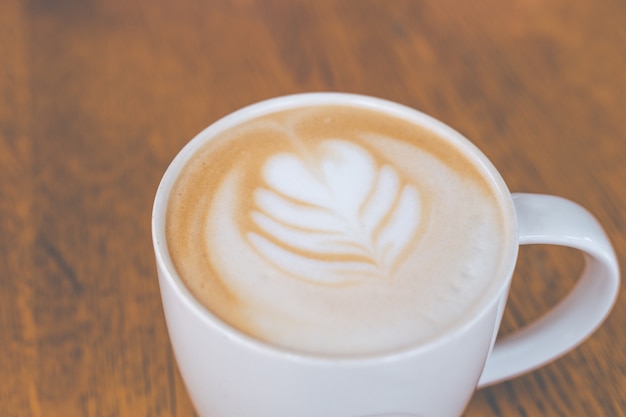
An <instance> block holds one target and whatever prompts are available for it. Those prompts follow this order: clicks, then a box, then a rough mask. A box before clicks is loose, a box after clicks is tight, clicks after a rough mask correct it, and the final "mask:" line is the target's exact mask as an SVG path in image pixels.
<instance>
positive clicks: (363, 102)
mask: <svg viewBox="0 0 626 417" xmlns="http://www.w3.org/2000/svg"><path fill="white" fill-rule="evenodd" d="M311 105H352V106H357V107H362V108H369V109H372V110H378V111H382V112H386V113H390V114H392V115H394V116H399V117H402V118H405V119H409V120H412V121H415V122H417V123H419V124H420V125H422V126H424V127H426V128H428V129H430V130H432V131H434V132H435V133H437V134H438V136H443V137H445V138H446V140H449V141H451V142H453V143H454V144H455V145H457V146H458V147H460V148H461V149H463V150H466V151H467V152H470V153H471V157H472V159H473V162H475V163H476V165H478V166H479V167H480V168H481V169H482V170H483V172H484V173H485V174H486V176H487V177H488V178H489V180H490V181H491V183H492V185H493V186H494V189H495V190H496V191H497V193H498V198H499V199H500V203H501V206H502V208H503V210H504V211H506V212H507V213H505V215H506V219H508V224H507V225H506V226H507V227H508V228H509V229H510V233H509V234H510V241H509V242H508V245H507V248H506V250H505V251H503V254H502V262H501V265H500V269H499V272H498V274H499V276H500V278H499V280H500V282H498V283H497V285H492V286H490V287H489V289H488V297H487V296H485V297H486V299H485V300H483V301H481V303H480V305H479V306H478V307H477V308H476V309H475V310H474V312H473V314H472V315H471V316H470V317H467V318H465V319H463V320H459V321H458V322H457V323H455V324H453V325H452V326H451V327H450V328H449V329H447V330H446V331H443V332H441V333H440V334H438V335H436V336H434V337H432V338H430V339H428V340H426V341H421V342H416V343H415V344H414V345H411V346H408V347H402V348H399V349H396V350H390V351H385V352H379V353H371V354H355V355H323V354H315V353H310V352H301V351H297V350H292V349H288V348H284V347H280V346H275V345H272V344H270V343H267V342H264V341H261V340H258V339H256V338H254V337H252V336H250V335H248V334H246V333H244V332H241V331H239V330H238V329H237V328H235V327H234V326H232V325H230V324H228V323H227V322H225V321H224V320H222V319H220V318H219V317H218V316H216V315H215V314H214V313H212V312H211V311H210V309H209V308H208V307H205V306H204V305H203V304H202V303H200V301H199V300H197V299H196V298H195V297H194V296H193V294H192V293H191V291H190V290H189V289H188V288H187V286H186V285H185V284H184V282H183V281H182V279H181V278H180V276H179V275H178V273H177V271H176V269H175V267H174V265H173V262H172V260H171V258H170V255H169V251H168V248H167V240H166V238H165V217H166V211H167V202H168V200H169V195H170V191H171V189H172V187H173V185H174V183H175V181H176V179H177V176H178V174H179V173H180V170H181V169H182V168H183V167H184V165H185V164H186V162H187V161H188V160H189V158H190V157H191V156H192V155H193V153H194V152H195V151H196V150H198V149H199V148H200V147H201V146H202V145H203V144H204V143H206V142H207V141H209V140H211V138H212V137H213V136H215V135H216V134H218V133H220V132H222V131H224V130H226V129H228V128H230V127H232V126H234V125H236V124H239V123H241V122H242V121H246V120H251V119H253V118H256V117H259V116H262V115H265V114H268V113H273V112H276V111H280V110H284V109H288V108H296V107H305V106H311ZM151 231H152V242H153V249H154V253H155V258H156V263H157V269H158V273H159V282H160V285H161V286H162V285H163V283H164V282H165V283H167V284H168V285H169V286H170V287H171V288H172V290H173V291H174V292H175V293H176V296H177V297H178V299H179V300H182V302H183V303H184V305H185V306H186V308H188V309H189V310H191V311H192V312H193V314H194V315H195V316H197V317H198V318H199V319H200V320H202V322H204V323H206V324H207V325H208V326H210V327H212V328H214V329H216V330H218V331H220V332H223V333H224V334H228V335H229V337H230V338H231V339H232V340H233V341H236V342H238V343H241V344H244V345H246V346H247V347H249V348H252V349H255V350H257V351H260V352H263V353H265V354H268V355H274V356H276V355H278V356H280V357H289V358H291V359H292V360H298V361H305V362H314V363H318V364H320V363H326V364H337V363H343V364H349V365H363V364H371V363H372V362H377V361H381V360H384V361H389V360H394V359H401V358H403V357H406V356H412V355H416V354H420V353H422V352H424V351H426V350H432V349H436V348H437V346H440V345H442V344H444V343H446V341H448V340H450V339H452V338H454V337H456V336H458V335H460V334H463V333H464V331H465V330H467V329H469V328H471V327H472V325H473V324H474V323H476V322H477V321H479V320H481V318H482V317H483V316H484V315H485V314H487V312H488V311H490V310H491V309H492V308H493V307H494V305H495V304H497V303H499V302H500V300H501V299H502V298H503V297H506V295H505V294H503V293H505V292H508V289H509V284H510V281H511V278H512V275H513V270H514V268H515V263H516V261H517V254H518V248H519V243H518V227H517V217H516V213H515V209H514V205H513V199H512V197H511V193H510V191H509V189H508V187H507V185H506V183H505V182H504V179H503V178H502V176H501V175H500V173H499V172H498V170H497V169H496V168H495V166H494V165H493V164H492V163H491V161H490V160H489V159H488V158H487V156H486V155H485V154H484V153H483V152H482V151H481V150H480V149H479V148H477V147H476V145H474V144H473V143H472V142H471V141H470V140H469V139H467V138H466V137H465V136H463V135H462V134H461V133H459V132H458V131H456V130H454V129H453V128H451V127H450V126H448V125H446V124H444V123H443V122H441V121H439V120H437V119H435V118H434V117H432V116H429V115H427V114H425V113H423V112H421V111H419V110H416V109H414V108H411V107H408V106H406V105H403V104H399V103H396V102H393V101H389V100H386V99H382V98H378V97H373V96H367V95H361V94H353V93H343V92H308V93H298V94H290V95H284V96H279V97H275V98H270V99H266V100H262V101H258V102H256V103H253V104H250V105H247V106H245V107H243V108H240V109H239V110H236V111H234V112H231V113H229V114H227V115H226V116H223V117H221V118H220V119H218V120H216V121H215V122H213V123H212V124H210V125H209V126H208V127H206V128H205V129H203V130H202V131H200V132H199V133H198V134H197V135H196V136H194V137H193V138H192V139H191V140H190V141H189V142H187V143H186V144H185V145H184V146H183V148H182V149H181V150H180V151H179V152H178V153H177V154H176V155H175V157H174V158H173V159H172V161H171V162H170V164H169V166H168V167H167V169H166V171H165V173H164V174H163V176H162V178H161V181H160V183H159V185H158V188H157V191H156V194H155V198H154V203H153V207H152V218H151ZM163 281H164V282H163ZM161 291H163V289H161ZM492 342H493V341H492Z"/></svg>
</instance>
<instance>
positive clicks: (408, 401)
mask: <svg viewBox="0 0 626 417" xmlns="http://www.w3.org/2000/svg"><path fill="white" fill-rule="evenodd" d="M324 103H327V104H350V105H354V106H364V107H367V108H373V109H379V110H382V111H386V112H391V113H392V114H395V115H397V116H400V117H406V118H409V119H412V120H417V121H419V123H422V124H423V125H425V126H427V127H428V128H430V129H432V130H434V131H436V132H438V133H439V134H440V135H443V136H445V137H447V138H449V139H450V140H453V141H455V142H456V143H458V144H461V146H462V147H463V148H464V149H466V152H471V153H472V155H473V156H474V157H475V158H477V159H478V160H479V161H481V163H482V165H483V167H484V169H485V171H486V172H487V174H488V175H489V176H490V177H491V178H493V180H494V182H495V183H496V185H497V188H498V189H499V192H500V193H502V195H503V196H505V199H506V201H507V202H508V203H507V204H509V206H510V210H511V212H512V213H513V214H512V215H511V216H510V218H511V221H512V222H514V224H512V230H515V231H517V232H516V235H515V236H511V239H514V240H515V248H516V249H515V250H514V251H511V253H510V254H508V255H506V256H508V257H509V259H505V262H508V264H509V268H507V271H508V272H507V274H506V276H494V277H493V279H494V280H497V281H499V282H500V283H501V285H500V290H499V291H498V292H496V293H495V295H494V296H493V297H492V298H491V299H490V300H489V301H488V302H485V303H484V305H482V307H481V308H480V309H479V311H478V313H477V314H475V315H474V316H471V317H467V319H466V320H465V321H464V322H463V323H462V324H461V325H459V326H457V327H455V328H453V329H452V330H450V331H449V332H447V333H445V334H444V335H442V336H441V337H438V338H436V339H435V340H432V341H430V342H428V343H425V344H420V345H416V346H414V347H412V348H410V349H403V350H401V351H397V352H394V353H390V354H381V355H373V356H368V357H354V358H350V357H347V358H346V357H343V358H328V357H320V356H314V355H308V354H299V353H297V352H292V351H286V350H282V349H280V348H277V347H274V346H271V345H268V344H265V343H262V342H259V341H257V340H255V339H253V338H251V337H249V336H246V335H245V334H243V333H241V332H239V331H238V330H236V329H235V328H232V327H231V326H229V325H228V324H226V323H224V322H223V321H221V320H220V319H218V318H217V317H216V316H214V315H213V314H212V313H211V312H210V311H209V310H208V309H207V308H205V307H204V306H203V305H201V304H200V303H199V302H198V301H197V300H196V299H194V297H193V296H192V295H191V294H190V292H189V291H188V290H187V288H186V287H185V285H184V284H183V282H182V281H181V279H180V277H179V276H178V275H177V273H176V270H175V268H174V267H173V265H172V261H171V259H170V257H169V254H168V248H167V243H166V238H165V212H166V208H167V204H168V198H169V193H170V189H171V187H172V185H173V183H174V181H175V180H176V177H177V175H178V173H179V172H180V170H181V168H182V166H183V165H184V163H185V162H186V160H187V159H188V158H189V157H190V155H192V154H193V153H194V151H195V150H196V149H198V147H200V146H201V145H202V144H203V143H205V142H207V141H210V140H211V138H212V137H214V136H215V135H216V134H217V133H218V132H220V131H222V130H224V129H226V128H228V127H230V126H233V125H237V124H239V123H242V122H245V121H246V120H248V119H250V118H253V117H257V116H259V115H262V114H265V113H268V112H273V111H276V110H281V109H286V108H292V107H294V106H302V105H307V104H324ZM152 236H153V244H154V251H155V254H156V262H157V269H158V276H159V284H160V288H161V296H162V300H163V308H164V311H165V318H166V321H167V327H168V331H169V335H170V339H171V342H172V346H173V349H174V353H175V355H176V360H177V362H178V366H179V369H180V371H181V374H182V377H183V379H184V381H185V384H186V386H187V389H188V391H189V394H190V396H191V399H192V401H193V403H194V405H195V407H196V410H197V411H198V414H199V415H200V416H202V417H455V416H459V415H461V413H462V412H463V409H464V408H465V406H466V404H467V403H468V401H469V399H470V397H471V395H472V393H473V392H474V390H475V389H476V388H477V387H484V386H487V385H490V384H494V383H496V382H499V381H502V380H506V379H509V378H512V377H514V376H516V375H519V374H522V373H525V372H528V371H530V370H533V369H535V368H538V367H540V366H542V365H543V364H545V363H547V362H549V361H552V360H554V359H555V358H557V357H559V356H560V355H562V354H564V353H565V352H567V351H569V350H570V349H572V348H574V347H575V346H576V345H578V344H579V343H580V342H582V341H583V340H584V339H585V338H586V337H587V336H589V335H590V334H591V333H592V332H593V331H594V330H595V329H596V328H597V327H598V326H599V325H600V324H601V323H602V322H603V321H604V319H605V318H606V316H607V314H608V313H609V311H610V310H611V307H612V306H613V303H614V301H615V298H616V296H617V292H618V287H619V271H618V264H617V260H616V257H615V253H614V251H613V248H612V247H611V244H610V242H609V240H608V238H607V236H606V235H605V233H604V231H603V230H602V228H601V226H600V225H599V224H598V222H597V221H596V220H595V219H594V217H593V216H592V215H591V214H589V212H587V211H586V210H585V209H583V208H581V207H580V206H579V205H577V204H575V203H573V202H571V201H568V200H565V199H562V198H559V197H553V196H547V195H535V194H510V193H509V191H508V189H507V187H506V185H505V184H504V181H503V180H502V178H501V176H500V174H499V173H498V172H497V171H496V169H495V168H494V167H493V165H492V164H491V163H490V162H489V161H488V160H487V158H486V157H485V156H484V155H483V154H482V153H481V152H480V151H479V150H478V149H477V148H476V147H474V146H473V145H472V144H471V143H470V142H469V141H468V140H467V139H465V138H464V137H463V136H461V135H460V134H459V133H457V132H456V131H454V130H452V129H451V128H449V127H447V126H446V125H444V124H442V123H441V122H438V121H436V120H434V119H432V118H431V117H429V116H426V115H424V114H422V113H420V112H418V111H416V110H413V109H410V108H407V107H405V106H402V105H399V104H395V103H392V102H388V101H385V100H381V99H376V98H372V97H365V96H358V95H352V94H342V93H309V94H299V95H293V96H286V97H280V98H276V99H271V100H267V101H264V102H261V103H257V104H254V105H252V106H249V107H246V108H244V109H242V110H239V111H237V112H235V113H233V114H231V115H229V116H226V117H225V118H223V119H221V120H219V121H218V122H216V123H214V124H213V125H211V126H210V127H208V128H207V129H205V130H204V131H203V132H201V133H200V134H199V135H198V136H196V137H195V138H194V139H193V140H192V141H191V142H189V144H188V145H187V146H186V147H185V148H184V149H183V150H182V151H181V152H180V153H179V154H178V155H177V156H176V158H175V159H174V160H173V162H172V163H171V165H170V166H169V168H168V169H167V171H166V173H165V175H164V177H163V179H162V181H161V184H160V186H159V189H158V191H157V194H156V198H155V202H154V208H153V213H152ZM518 244H552V245H562V246H568V247H572V248H576V249H579V250H581V251H582V252H583V253H584V255H585V263H586V266H585V269H584V271H583V273H582V275H581V277H580V279H579V280H578V282H577V285H576V286H575V288H574V289H573V290H572V291H571V292H570V293H569V294H568V295H567V296H566V297H565V298H564V299H563V300H562V301H561V302H560V303H559V304H558V305H557V306H555V307H554V308H553V309H552V310H550V311H549V312H548V313H547V314H545V315H543V316H542V317H541V318H539V319H538V320H537V321H535V322H533V323H531V324H529V325H528V326H526V327H525V328H523V329H522V330H520V331H518V332H516V333H514V334H511V335H510V336H508V337H506V338H504V339H502V340H498V341H496V335H497V332H498V328H499V325H500V320H501V318H502V314H503V311H504V307H505V304H506V300H507V297H508V292H509V287H510V281H511V277H512V273H513V269H514V266H515V262H516V258H517V245H518Z"/></svg>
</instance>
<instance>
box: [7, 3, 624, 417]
mask: <svg viewBox="0 0 626 417" xmlns="http://www.w3.org/2000/svg"><path fill="white" fill-rule="evenodd" d="M0 53H1V54H0V57H1V61H0V415H1V416H9V417H13V416H20V417H21V416H62V417H71V416H192V415H194V412H193V410H192V407H191V404H190V402H189V399H188V397H187V394H186V392H185V389H184V386H183V384H182V381H181V378H180V376H179V374H178V371H177V368H176V364H175V362H174V359H173V356H172V352H171V349H170V345H169V342H168V337H167V333H166V329H165V324H164V318H163V315H162V310H161V304H160V299H159V292H158V286H157V281H156V276H155V266H154V262H153V254H152V248H151V237H150V212H151V204H152V199H153V196H154V192H155V190H156V187H157V184H158V181H159V180H160V177H161V174H162V173H163V171H164V170H165V168H166V166H167V165H168V163H169V162H170V160H171V159H172V158H173V156H174V155H175V154H176V152H177V151H178V150H179V149H180V148H181V147H182V146H183V144H184V143H186V142H187V140H189V139H190V138H191V137H192V136H194V135H195V134H196V133H197V132H199V131H200V130H201V129H202V128H203V127H205V126H206V125H208V124H209V123H211V122H212V121H214V120H216V119H217V118H219V117H220V116H223V115H225V114H226V113H228V112H230V111H233V110H235V109H237V108H239V107H242V106H244V105H247V104H250V103H252V102H255V101H258V100H261V99H264V98H268V97H271V96H278V95H283V94H287V93H296V92H304V91H318V90H337V91H347V92H355V93H363V94H369V95H375V96H380V97H383V98H387V99H391V100H394V101H398V102H400V103H404V104H407V105H410V106H413V107H415V108H418V109H421V110H423V111H425V112H427V113H429V114H431V115H433V116H435V117H437V118H439V119H441V120H443V121H444V122H446V123H448V124H450V125H451V126H453V127H455V128H456V129H458V130H459V131H461V132H462V133H464V134H465V135H466V136H468V137H469V138H470V139H471V140H473V141H474V142H475V143H476V144H477V145H478V146H479V147H480V148H482V149H483V150H484V151H485V153H486V154H487V155H488V156H489V157H490V158H491V159H492V160H493V162H494V163H495V165H496V166H497V167H498V168H499V169H500V170H501V172H502V174H503V176H504V177H505V179H506V181H507V182H508V184H509V186H510V188H511V189H512V190H514V191H532V192H541V193H551V194H557V195H561V196H564V197H567V198H570V199H572V200H575V201H578V202H579V203H581V204H582V205H584V206H586V207H587V208H589V209H590V211H592V212H593V213H595V215H596V216H597V217H598V219H599V220H600V221H601V223H603V224H604V225H605V226H606V228H607V231H608V233H609V235H610V237H611V239H612V241H613V243H614V244H615V247H616V250H617V253H618V257H620V259H626V231H625V230H624V229H625V227H626V217H625V215H624V207H626V186H625V185H624V181H625V178H626V163H625V162H626V3H624V2H623V1H621V0H599V1H596V2H589V1H584V0H569V1H568V0H544V1H537V0H518V1H512V2H500V1H495V0H478V1H471V2H470V1H461V0H456V1H455V0H444V1H436V0H429V1H417V0H415V1H412V0H406V1H388V2H383V1H374V0H363V1H330V0H321V1H309V2H304V1H280V0H276V1H263V0H237V1H235V0H223V1H222V0H220V1H201V0H179V1H176V2H174V1H169V0H158V1H157V0H152V1H148V0H146V1H135V2H129V1H126V0H90V1H81V0H59V1H54V2H53V1H45V0H32V1H17V0H3V1H2V2H1V3H0ZM581 265H582V261H581V259H580V256H579V254H577V253H575V252H573V251H571V250H564V249H558V248H547V247H528V248H524V249H523V250H522V252H521V257H520V261H519V267H518V269H517V272H516V277H515V282H514V284H513V293H512V296H511V299H510V305H509V309H508V310H507V312H506V315H505V319H504V324H503V330H502V332H503V333H508V332H511V331H513V330H514V329H517V328H519V327H520V326H521V325H522V324H523V323H525V322H528V321H530V320H532V319H533V318H534V317H537V316H538V315H539V314H541V312H543V311H544V310H545V309H547V308H548V307H549V306H550V305H552V304H553V303H554V302H555V301H556V300H557V299H559V298H560V297H562V295H563V294H564V293H565V292H566V291H567V290H568V289H569V288H571V286H572V285H573V282H574V279H573V277H574V276H575V275H576V273H577V272H578V271H579V270H580V268H581ZM625 301H626V300H625V291H624V290H622V292H621V294H620V297H619V299H618V301H617V305H616V307H615V309H614V311H613V313H612V314H611V316H610V317H609V319H608V321H607V322H606V324H605V325H604V326H603V327H601V328H600V329H599V330H598V331H597V332H596V333H595V334H594V335H593V336H592V337H591V338H590V339H589V340H588V341H586V342H585V343H584V344H583V345H581V346H580V347H579V348H577V349H576V350H574V351H573V352H572V353H570V354H568V355H567V356H565V357H563V358H561V359H559V360H557V361H556V362H554V363H552V364H550V365H548V366H546V367H544V368H542V369H540V370H538V371H536V372H533V373H531V374H528V375H525V376H522V377H519V378H517V379H515V380H513V381H510V382H506V383H502V384H499V385H497V386H494V387H492V388H488V389H484V390H480V391H478V392H477V393H476V395H475V397H474V398H473V400H472V402H471V403H470V404H469V408H468V409H467V411H466V414H465V416H466V417H472V416H482V417H484V416H506V417H508V416H543V417H549V416H585V417H587V416H612V417H614V416H626V411H624V410H626V353H625V352H626V349H625V347H626V331H625V330H626V304H625ZM234 417H236V416H234Z"/></svg>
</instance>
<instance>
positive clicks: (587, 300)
mask: <svg viewBox="0 0 626 417" xmlns="http://www.w3.org/2000/svg"><path fill="white" fill-rule="evenodd" d="M152 236H153V245H154V251H155V255H156V263H157V271H158V277H159V285H160V289H161V296H162V301H163V308H164V312H165V318H166V322H167V327H168V332H169V335H170V340H171V343H172V347H173V350H174V353H175V356H176V360H177V363H178V366H179V369H180V371H181V375H182V377H183V380H184V381H185V384H186V387H187V389H188V391H189V394H190V397H191V400H192V402H193V403H194V406H195V407H196V410H197V411H198V413H199V415H201V416H203V417H230V416H237V417H293V416H298V417H454V416H460V415H461V413H462V412H463V410H464V408H465V407H466V405H467V403H468V401H469V399H470V398H471V395H472V393H473V392H474V390H475V389H476V388H477V387H478V388H480V387H484V386H487V385H491V384H494V383H497V382H500V381H503V380H507V379H510V378H513V377H515V376H518V375H520V374H523V373H526V372H529V371H532V370H534V369H536V368H538V367H540V366H542V365H544V364H546V363H548V362H550V361H552V360H554V359H555V358H557V357H559V356H561V355H562V354H564V353H566V352H567V351H569V350H571V349H573V348H574V347H576V346H577V345H578V344H579V343H581V342H582V341H583V340H585V338H587V337H588V336H589V335H590V334H591V333H592V332H593V331H594V330H595V329H596V328H597V327H598V326H599V325H600V324H601V323H602V322H603V321H604V319H605V318H606V316H607V315H608V313H609V312H610V310H611V308H612V306H613V303H614V302H615V299H616V296H617V292H618V287H619V271H618V263H617V260H616V257H615V253H614V250H613V248H612V246H611V244H610V241H609V239H608V238H607V236H606V234H605V232H604V231H603V229H602V227H601V226H600V225H599V224H598V222H597V220H596V219H595V218H594V217H593V216H592V215H591V214H590V213H589V212H588V211H586V210H585V209H584V208H582V207H581V206H579V205H578V204H576V203H574V202H571V201H569V200H566V199H563V198H559V197H555V196H549V195H538V194H519V193H517V194H511V193H510V192H509V190H508V188H507V186H506V184H505V183H504V181H503V179H502V177H501V176H500V174H499V173H498V171H497V170H496V168H495V167H494V166H493V165H492V163H491V162H490V161H489V160H488V159H487V158H486V157H485V155H484V154H483V153H482V152H481V151H480V150H478V149H477V148H476V147H475V146H474V145H473V144H472V143H471V142H470V141H468V140H467V139H465V138H464V137H463V136H462V135H461V134H459V133H458V132H456V131H455V130H453V129H451V128H450V127H448V126H446V125H445V124H443V123H441V122H439V121H437V120H435V119H433V118H432V117H429V116H427V115H425V114H423V113H421V112H419V111H417V110H414V109H411V108H408V107H406V106H403V105H400V104H397V103H392V102H389V101H386V100H382V99H378V98H373V97H367V96H361V95H354V94H345V93H307V94H297V95H291V96H285V97H279V98H275V99H270V100H266V101H263V102H260V103H257V104H253V105H251V106H248V107H246V108H243V109H241V110H238V111H236V112H234V113H232V114H230V115H228V116H226V117H224V118H222V119H220V120H219V121H217V122H215V123H214V124H212V125H211V126H209V127H208V128H207V129H205V130H204V131H202V132H201V133H200V134H199V135H197V136H196V137H195V138H194V139H192V140H191V141H190V142H189V143H188V144H187V145H186V146H185V147H184V148H183V149H182V150H181V152H180V153H179V154H178V155H177V156H176V157H175V158H174V160H173V161H172V163H171V165H170V166H169V168H168V169H167V171H166V173H165V174H164V176H163V179H162V181H161V183H160V185H159V188H158V190H157V194H156V197H155V202H154V207H153V213H152ZM525 244H550V245H561V246H567V247H572V248H575V249H578V250H580V251H582V252H583V253H584V254H585V269H584V270H583V272H582V274H581V276H580V278H579V279H578V281H577V284H576V286H575V287H574V288H573V290H572V291H571V292H570V293H569V294H568V295H566V296H565V297H564V299H563V300H562V301H561V302H560V303H559V304H557V305H556V306H555V307H554V308H552V309H551V310H550V311H548V312H547V313H545V314H544V315H543V316H541V317H540V318H539V319H537V320H536V321H534V322H532V323H530V324H528V325H527V326H526V327H524V328H522V329H521V330H519V331H517V332H515V333H513V334H511V335H508V336H507V337H505V338H502V339H498V340H496V339H497V334H498V329H499V326H500V322H501V319H502V315H503V312H504V309H505V305H506V301H507V298H508V293H509V288H510V283H511V279H512V276H513V270H514V267H515V263H516V259H517V254H518V248H519V245H525ZM557 336H558V337H557Z"/></svg>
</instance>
